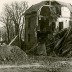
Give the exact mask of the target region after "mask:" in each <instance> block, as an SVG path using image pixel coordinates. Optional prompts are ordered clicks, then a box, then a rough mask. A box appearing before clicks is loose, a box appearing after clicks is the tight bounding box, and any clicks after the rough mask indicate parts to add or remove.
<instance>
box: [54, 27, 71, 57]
mask: <svg viewBox="0 0 72 72" xmlns="http://www.w3.org/2000/svg"><path fill="white" fill-rule="evenodd" d="M56 37H59V39H58V41H57V43H56V45H55V47H54V51H55V53H56V55H58V56H62V57H71V56H72V28H69V29H63V30H62V31H60V32H59V33H58V34H57V35H56Z"/></svg>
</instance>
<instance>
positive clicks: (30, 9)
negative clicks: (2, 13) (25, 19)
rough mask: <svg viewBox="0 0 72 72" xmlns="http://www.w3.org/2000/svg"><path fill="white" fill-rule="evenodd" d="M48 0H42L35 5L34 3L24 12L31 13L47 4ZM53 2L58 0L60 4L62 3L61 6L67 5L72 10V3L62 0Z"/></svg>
mask: <svg viewBox="0 0 72 72" xmlns="http://www.w3.org/2000/svg"><path fill="white" fill-rule="evenodd" d="M47 2H48V1H42V2H40V3H37V4H35V5H32V6H31V7H30V8H29V9H28V10H27V11H26V12H25V13H24V14H25V15H26V14H30V13H32V12H37V11H38V10H39V8H40V7H41V6H43V5H45V4H46V3H47ZM53 2H57V3H58V4H60V5H61V6H66V7H68V8H69V10H70V11H71V12H72V5H71V4H70V3H64V2H60V1H53Z"/></svg>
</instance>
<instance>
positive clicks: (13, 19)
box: [1, 1, 28, 41]
mask: <svg viewBox="0 0 72 72" xmlns="http://www.w3.org/2000/svg"><path fill="white" fill-rule="evenodd" d="M27 8H28V4H27V2H26V1H22V2H13V3H11V4H10V5H9V4H5V6H4V16H2V17H1V21H2V22H3V23H5V24H6V28H7V34H8V41H10V40H9V39H10V38H9V36H10V35H9V34H10V33H9V28H10V27H9V26H11V25H14V26H15V36H16V35H18V39H19V40H20V37H19V35H20V33H19V31H20V29H19V26H20V24H21V18H22V17H23V16H22V14H23V13H24V12H25V11H26V10H27Z"/></svg>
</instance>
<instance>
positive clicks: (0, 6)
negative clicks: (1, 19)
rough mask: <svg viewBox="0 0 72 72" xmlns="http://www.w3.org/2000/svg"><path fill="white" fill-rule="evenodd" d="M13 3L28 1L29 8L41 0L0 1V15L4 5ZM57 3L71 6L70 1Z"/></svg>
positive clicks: (71, 1) (71, 0) (64, 0)
mask: <svg viewBox="0 0 72 72" xmlns="http://www.w3.org/2000/svg"><path fill="white" fill-rule="evenodd" d="M14 1H28V5H29V7H30V6H31V5H33V4H36V3H39V2H41V1H43V0H0V13H1V11H2V9H3V6H4V4H5V3H11V2H14ZM57 1H62V2H67V3H71V4H72V0H57ZM0 26H1V24H0Z"/></svg>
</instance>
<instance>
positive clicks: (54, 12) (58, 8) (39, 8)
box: [25, 1, 72, 48]
mask: <svg viewBox="0 0 72 72" xmlns="http://www.w3.org/2000/svg"><path fill="white" fill-rule="evenodd" d="M71 22H72V6H71V4H68V3H63V2H59V1H42V2H40V3H38V4H35V5H32V6H31V7H30V8H29V9H28V10H27V11H26V12H25V44H26V46H27V48H31V47H33V46H34V44H35V43H36V42H37V41H38V40H39V38H40V37H41V38H43V37H42V36H43V35H44V36H46V35H47V34H50V33H51V34H53V33H55V32H57V31H60V30H61V29H63V28H68V27H69V26H71Z"/></svg>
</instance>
